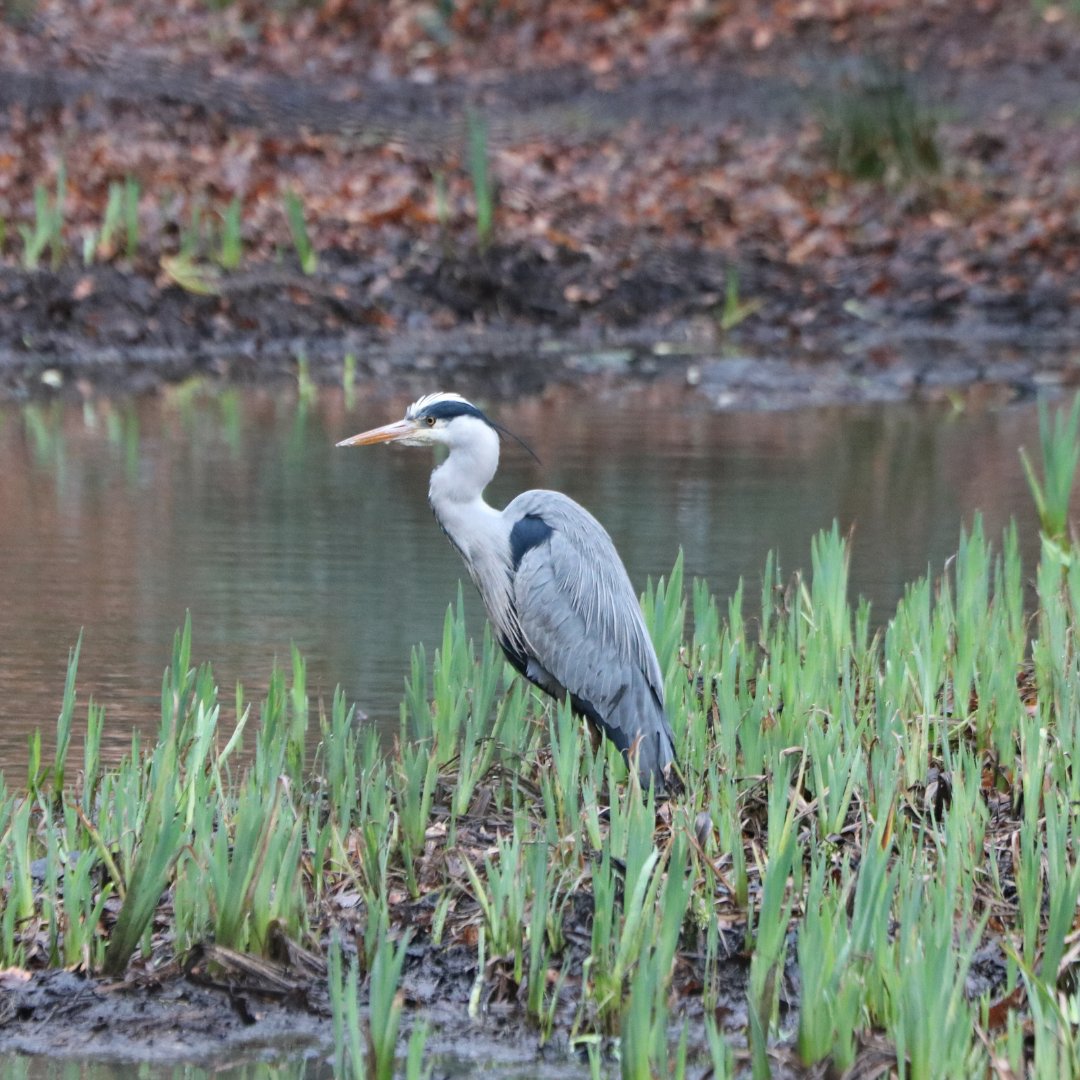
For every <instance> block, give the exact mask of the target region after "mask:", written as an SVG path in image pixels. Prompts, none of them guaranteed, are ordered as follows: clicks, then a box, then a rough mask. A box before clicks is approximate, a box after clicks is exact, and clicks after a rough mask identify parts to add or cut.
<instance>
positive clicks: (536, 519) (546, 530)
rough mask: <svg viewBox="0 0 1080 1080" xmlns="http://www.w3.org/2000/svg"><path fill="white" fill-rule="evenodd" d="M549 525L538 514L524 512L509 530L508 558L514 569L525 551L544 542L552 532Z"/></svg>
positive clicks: (518, 564) (519, 563)
mask: <svg viewBox="0 0 1080 1080" xmlns="http://www.w3.org/2000/svg"><path fill="white" fill-rule="evenodd" d="M552 531H553V530H552V528H551V526H550V525H549V524H548V523H547V522H546V521H545V520H544V519H543V518H542V517H540V516H539V515H538V514H526V515H525V516H524V517H523V518H521V519H520V520H518V521H517V522H516V523H515V524H514V527H513V528H512V529H511V530H510V560H511V562H513V564H514V569H515V570H516V569H517V568H518V567H519V566H520V565H521V560H522V559H523V558H524V557H525V553H526V552H527V551H531V550H532V549H533V548H534V547H539V546H540V545H541V544H543V543H546V542H547V540H548V537H550V536H551V533H552Z"/></svg>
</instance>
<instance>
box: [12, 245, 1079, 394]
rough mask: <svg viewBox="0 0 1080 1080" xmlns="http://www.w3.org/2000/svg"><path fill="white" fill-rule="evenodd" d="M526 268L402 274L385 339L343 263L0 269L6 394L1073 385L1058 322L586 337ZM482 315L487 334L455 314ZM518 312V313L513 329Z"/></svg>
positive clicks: (359, 271)
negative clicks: (307, 381) (161, 281)
mask: <svg viewBox="0 0 1080 1080" xmlns="http://www.w3.org/2000/svg"><path fill="white" fill-rule="evenodd" d="M526 263H527V260H523V259H522V258H521V257H520V256H517V255H514V254H512V253H510V252H502V253H492V254H490V255H489V256H487V257H486V261H484V262H481V263H477V264H475V265H469V266H466V265H464V264H462V265H459V266H457V267H456V271H455V272H451V269H448V267H447V265H446V264H445V263H440V264H439V265H438V266H437V267H436V268H435V270H434V272H433V273H431V274H429V275H426V276H425V275H424V274H422V273H421V272H420V271H419V270H414V271H413V272H412V273H411V274H409V275H406V277H405V278H404V279H403V280H401V281H398V282H396V283H394V285H393V286H392V287H391V289H390V292H389V293H386V292H384V293H383V294H382V297H381V301H380V302H381V304H382V305H383V307H384V308H386V307H390V308H393V309H394V310H396V311H398V313H399V320H398V321H400V323H401V324H402V327H403V328H402V329H393V330H381V329H380V328H379V327H378V326H376V325H372V324H373V323H377V321H378V319H377V318H376V316H375V314H373V311H372V309H371V308H370V307H365V306H364V296H365V289H366V288H367V287H368V285H369V284H370V282H369V280H368V277H367V275H366V273H365V270H364V268H363V267H362V266H354V265H351V264H350V263H349V262H348V260H347V259H346V258H345V256H343V255H342V256H341V257H340V261H339V264H338V268H337V272H336V274H333V273H331V272H330V271H326V272H324V273H321V274H320V275H319V276H318V277H315V278H309V277H306V276H304V275H302V274H300V273H299V271H296V272H290V271H288V270H283V269H280V268H279V269H275V270H270V271H267V272H265V273H246V274H243V275H240V276H239V277H238V278H237V279H236V280H235V281H232V282H230V284H229V287H228V289H227V290H226V291H225V292H224V293H223V295H221V296H197V295H194V294H192V293H190V292H186V291H185V290H183V289H181V288H179V287H176V286H172V287H169V286H166V287H163V288H158V287H157V286H155V285H154V283H153V282H151V281H149V280H147V279H144V278H141V277H139V276H137V275H132V274H129V273H125V272H123V271H121V270H118V269H116V268H113V267H107V266H106V267H93V268H89V269H83V270H80V271H75V270H70V271H68V270H62V271H60V272H57V273H52V272H47V271H42V272H39V273H37V274H35V275H31V276H27V275H24V274H20V273H15V272H11V271H8V272H6V273H3V274H0V398H3V399H8V400H27V399H33V398H40V397H43V396H45V397H47V396H55V395H60V396H64V397H79V396H86V395H89V394H92V393H97V392H105V393H110V394H130V393H145V392H152V391H154V390H155V389H157V388H159V387H160V386H162V385H164V384H166V383H170V382H177V381H182V380H186V379H190V378H194V377H205V378H208V379H211V380H222V381H226V382H239V383H248V382H272V381H274V380H278V381H281V382H283V383H287V382H295V381H296V379H297V378H298V377H301V372H303V376H302V377H304V378H307V377H310V378H311V379H312V380H313V381H314V382H317V383H320V384H324V385H338V386H340V385H341V384H342V381H343V379H344V378H345V377H346V376H345V371H346V360H345V358H346V357H349V356H351V357H352V358H353V360H352V361H350V362H349V363H350V365H351V366H352V371H353V376H352V377H354V378H355V379H356V380H357V381H358V382H368V383H373V384H377V385H378V386H379V388H380V389H382V390H384V391H386V392H406V391H421V390H425V391H426V390H429V389H430V388H431V386H432V385H434V384H435V383H438V384H439V385H451V384H452V385H454V386H455V387H456V388H457V389H459V390H461V391H462V392H465V393H481V394H484V395H486V396H488V397H502V398H509V397H516V396H521V395H526V394H535V393H539V392H541V391H543V390H544V389H545V388H548V387H550V386H554V385H559V384H567V383H569V384H574V385H581V384H591V385H596V384H599V385H601V386H604V385H607V386H610V385H612V384H620V383H626V382H630V383H639V384H640V383H642V382H651V381H657V380H662V381H675V382H680V383H685V384H688V385H690V386H692V387H695V388H697V390H698V391H699V393H700V395H701V396H702V398H703V400H704V401H705V402H707V403H708V404H709V405H710V406H711V407H713V408H717V409H729V408H791V407H798V406H812V405H824V404H859V403H867V402H899V401H906V400H936V399H939V398H941V397H943V396H948V395H951V394H956V393H959V394H968V393H979V394H984V393H990V394H992V395H994V396H996V397H998V398H1000V399H1001V400H1012V399H1015V398H1018V397H1025V396H1030V395H1031V394H1034V393H1036V392H1038V390H1039V389H1040V388H1046V387H1060V386H1064V387H1069V386H1072V385H1074V384H1075V383H1076V382H1077V381H1078V380H1080V365H1078V363H1077V356H1078V352H1077V345H1076V342H1077V341H1080V331H1078V332H1077V333H1076V334H1075V335H1074V334H1073V333H1072V331H1071V330H1070V329H1068V328H1061V327H1058V328H1044V329H1042V330H1036V329H1032V328H1031V327H1028V326H1023V325H1019V324H1009V323H1003V324H1001V325H998V326H989V325H987V324H986V323H984V322H981V321H977V320H976V321H968V322H963V323H959V324H957V325H955V326H952V327H949V326H944V325H937V324H933V323H927V322H920V321H918V320H914V319H908V320H905V319H892V318H888V317H886V316H884V315H882V316H881V318H880V319H877V320H871V319H870V318H869V317H867V318H866V319H864V320H860V321H857V322H856V323H855V325H854V326H850V325H845V324H839V323H838V324H837V326H836V327H835V330H834V333H832V334H830V335H828V336H827V338H826V340H825V341H824V342H822V343H821V344H820V345H816V346H815V349H814V350H809V349H807V348H806V347H804V346H800V345H797V344H794V343H792V341H790V340H788V339H786V338H785V336H784V334H783V332H782V330H780V329H778V328H770V327H768V326H766V325H764V324H763V323H762V322H761V321H760V320H756V321H754V323H753V324H752V325H751V324H750V323H748V324H747V326H746V327H745V328H744V329H740V331H739V332H738V333H735V334H726V333H723V332H721V331H720V330H719V328H718V327H717V324H716V320H715V318H714V317H713V316H712V315H706V314H703V315H700V316H693V315H687V316H685V317H680V318H672V319H667V320H657V321H654V322H649V323H647V324H645V325H636V326H631V327H620V326H618V325H617V320H614V319H612V320H608V321H607V322H606V323H604V322H595V323H594V324H592V325H590V326H587V327H583V326H581V325H576V324H575V320H574V319H572V318H570V317H569V315H568V313H567V311H566V305H565V303H560V302H559V299H558V297H559V292H560V288H561V289H564V290H565V289H566V288H569V286H568V285H567V284H566V282H565V280H564V277H565V275H564V274H562V273H561V272H560V270H559V269H558V268H556V267H552V266H551V265H550V264H546V263H543V262H538V263H535V264H529V265H526ZM481 269H482V272H481ZM684 284H686V283H684ZM466 291H468V294H469V298H470V299H469V302H468V303H465V301H460V302H459V309H460V310H459V312H458V313H457V315H456V316H455V318H453V319H448V320H445V322H446V325H444V326H436V325H433V322H437V321H438V320H437V319H431V318H428V319H424V318H421V317H420V315H421V314H422V313H423V312H425V311H426V312H428V313H429V314H430V312H431V311H432V310H433V309H435V308H436V307H437V306H438V304H439V303H440V302H441V301H442V300H444V299H445V298H446V297H447V296H448V295H450V294H451V293H453V294H454V295H455V296H459V297H460V295H461V294H462V293H464V292H466ZM663 292H664V290H663V289H662V288H661V287H660V286H658V285H657V284H656V283H653V284H652V285H651V286H649V287H646V286H640V287H639V289H638V299H639V300H640V302H641V304H642V306H643V308H644V309H646V310H647V309H648V307H649V305H650V302H651V303H653V304H654V305H655V304H656V303H658V302H659V300H658V298H659V296H660V294H661V293H663ZM479 304H482V305H483V307H484V311H485V314H486V315H488V316H489V321H488V322H487V323H481V322H477V321H470V320H469V319H468V318H466V315H467V313H468V311H469V310H471V308H470V305H479ZM525 308H528V309H529V310H527V311H525V310H524V309H525ZM515 310H516V311H517V312H519V313H522V314H523V317H521V318H517V319H515V318H513V314H514V312H515ZM1078 310H1080V309H1078ZM458 316H460V317H458ZM1078 317H1080V316H1078ZM410 324H414V325H410Z"/></svg>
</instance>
